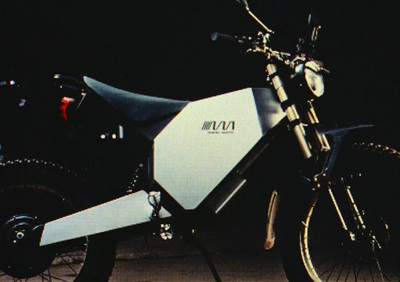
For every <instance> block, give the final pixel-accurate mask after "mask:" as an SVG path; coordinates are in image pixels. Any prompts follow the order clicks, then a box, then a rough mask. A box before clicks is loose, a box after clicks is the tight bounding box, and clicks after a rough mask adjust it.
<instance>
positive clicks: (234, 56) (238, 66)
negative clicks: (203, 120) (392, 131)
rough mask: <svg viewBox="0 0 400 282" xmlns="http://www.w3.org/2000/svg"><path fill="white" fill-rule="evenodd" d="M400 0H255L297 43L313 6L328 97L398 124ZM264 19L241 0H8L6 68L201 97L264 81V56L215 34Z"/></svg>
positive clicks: (368, 117)
mask: <svg viewBox="0 0 400 282" xmlns="http://www.w3.org/2000/svg"><path fill="white" fill-rule="evenodd" d="M396 3H397V1H361V0H357V1H343V0H340V1H316V0H299V1H287V0H285V1H280V0H279V1H278V0H275V1H274V0H249V4H250V7H251V9H252V11H253V12H254V13H255V14H256V15H258V16H259V17H260V18H261V19H262V20H263V21H264V22H265V24H266V25H267V26H269V27H270V28H272V29H273V30H275V32H276V34H275V35H274V37H273V38H272V40H273V43H274V47H275V48H278V49H282V50H286V51H289V52H293V51H294V48H295V45H296V42H297V38H298V36H299V35H304V34H305V32H306V31H307V16H308V13H310V12H313V13H315V14H316V15H317V17H318V18H319V20H320V22H321V24H322V30H321V33H320V41H319V45H318V49H317V54H318V55H317V58H318V59H320V60H322V61H324V62H325V64H326V67H327V68H328V69H330V70H331V74H330V75H329V77H328V78H327V85H326V87H327V89H328V91H327V95H326V97H325V98H324V99H326V100H327V101H328V103H329V104H330V105H331V106H332V108H334V109H335V108H336V107H337V108H338V109H339V111H338V117H339V119H340V118H342V119H343V120H344V121H345V122H346V123H352V122H359V121H361V122H375V121H377V122H390V123H393V124H395V123H397V120H398V117H397V106H396V103H397V100H393V99H395V98H396V97H397V93H400V91H399V84H398V81H399V74H400V71H399V66H398V64H399V62H400V61H399V59H400V56H399V47H400V43H399V42H398V41H399V40H398V39H399V35H400V31H399V27H400V25H399V18H400V10H399V7H400V5H399V4H396ZM259 29H260V28H259V27H258V25H257V24H256V23H254V22H253V21H252V20H251V19H250V17H249V16H248V15H247V14H246V13H245V11H244V9H243V8H242V7H241V6H240V5H239V4H238V3H237V2H236V1H235V0H197V1H193V0H137V1H87V0H79V1H78V0H69V1H67V0H62V1H60V0H57V1H54V0H52V1H50V0H41V1H33V0H31V1H11V0H9V1H1V2H0V38H1V40H0V44H1V48H0V52H1V64H0V76H1V78H2V79H4V78H7V79H8V78H13V79H23V80H26V81H30V82H31V83H32V82H34V81H35V80H36V79H39V78H41V77H51V76H52V74H54V73H62V74H66V75H72V76H81V75H88V76H91V77H93V78H96V79H98V80H100V81H103V82H105V83H108V84H111V85H114V86H116V87H119V88H124V89H127V90H130V91H134V92H138V93H143V94H148V95H155V96H162V97H170V98H178V99H189V100H192V99H197V98H203V97H207V96H211V95H216V94H219V93H223V92H227V91H232V90H236V89H239V88H244V87H248V86H255V87H256V86H263V83H264V76H263V64H262V62H258V63H257V60H255V59H254V58H253V57H251V56H246V55H242V54H243V52H242V51H241V50H240V48H238V47H235V46H230V45H226V44H219V43H216V42H212V41H211V40H210V34H211V33H212V32H214V31H219V32H223V33H228V34H234V35H254V34H256V32H257V31H258V30H259Z"/></svg>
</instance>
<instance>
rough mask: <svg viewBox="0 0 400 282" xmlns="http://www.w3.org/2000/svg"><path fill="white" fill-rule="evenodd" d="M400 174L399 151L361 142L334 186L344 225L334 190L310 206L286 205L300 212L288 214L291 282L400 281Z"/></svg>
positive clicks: (285, 255) (286, 254) (285, 247)
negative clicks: (399, 195)
mask: <svg viewBox="0 0 400 282" xmlns="http://www.w3.org/2000/svg"><path fill="white" fill-rule="evenodd" d="M399 172H400V153H399V152H398V151H396V150H394V149H392V148H389V147H386V146H381V145H375V144H356V145H355V146H353V147H352V150H351V151H350V152H347V154H345V158H343V159H342V161H341V162H339V163H338V165H337V166H336V168H335V172H334V174H333V176H332V178H331V179H330V181H329V183H328V187H330V188H331V191H332V193H333V195H334V198H335V200H336V202H337V204H338V206H339V209H340V212H341V215H342V218H343V221H342V220H341V219H340V217H339V216H338V212H337V210H336V208H335V205H334V203H333V201H332V198H331V194H330V192H329V191H328V189H320V190H319V191H317V192H316V193H315V194H314V195H313V197H312V199H311V201H310V200H309V201H308V203H309V204H307V205H303V206H302V205H299V204H298V202H297V203H296V200H298V199H293V201H291V202H290V203H286V204H287V206H286V209H288V208H290V207H292V208H295V210H293V209H292V210H290V211H288V212H289V213H290V215H289V214H287V215H286V216H285V219H286V222H285V224H283V226H284V228H283V230H282V231H283V232H282V233H283V234H282V241H281V251H282V260H283V265H284V269H285V272H286V275H287V277H288V279H289V281H332V280H333V281H399V280H400V220H399V218H400V205H399V204H398V201H397V199H396V195H397V193H396V192H397V191H398V189H399V188H400V175H399ZM349 192H350V194H351V197H352V198H353V199H354V202H355V204H356V206H357V210H358V212H359V213H358V215H357V213H356V212H355V209H354V208H352V206H353V205H352V203H351V197H350V196H349ZM296 214H297V215H299V216H297V218H296ZM360 218H361V221H360ZM344 226H346V227H344ZM346 229H347V230H346Z"/></svg>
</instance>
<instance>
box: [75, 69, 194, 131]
mask: <svg viewBox="0 0 400 282" xmlns="http://www.w3.org/2000/svg"><path fill="white" fill-rule="evenodd" d="M83 80H84V82H85V83H86V85H87V86H89V87H90V88H91V89H92V90H93V91H94V92H96V93H97V94H98V95H100V96H101V97H102V98H103V99H104V100H106V101H107V102H108V103H110V104H111V105H112V106H113V107H114V108H115V109H116V110H117V111H119V112H121V113H123V114H124V115H126V116H127V117H128V118H129V119H131V120H132V121H133V122H139V123H146V122H152V121H159V120H162V119H164V118H167V117H171V116H173V115H175V114H177V113H179V112H180V111H181V110H182V109H183V108H184V107H185V106H186V105H187V104H188V103H189V102H188V101H179V100H172V99H166V98H159V97H151V96H146V95H141V94H136V93H132V92H128V91H125V90H121V89H118V88H115V87H112V86H109V85H107V84H104V83H102V82H99V81H97V80H95V79H92V78H90V77H87V76H85V77H84V78H83Z"/></svg>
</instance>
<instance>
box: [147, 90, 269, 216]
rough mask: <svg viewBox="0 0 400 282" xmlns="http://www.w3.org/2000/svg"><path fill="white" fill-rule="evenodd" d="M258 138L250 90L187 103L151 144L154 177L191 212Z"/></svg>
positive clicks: (258, 126)
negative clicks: (152, 145)
mask: <svg viewBox="0 0 400 282" xmlns="http://www.w3.org/2000/svg"><path fill="white" fill-rule="evenodd" d="M261 137H262V128H261V126H260V121H259V116H258V113H257V107H256V103H255V100H254V96H253V91H252V89H250V88H247V89H243V90H240V91H235V92H232V93H228V94H224V95H219V96H215V97H211V98H207V99H203V100H199V101H195V102H191V103H190V104H188V105H187V106H186V107H185V108H184V109H183V110H182V112H181V113H180V114H179V115H178V116H177V117H176V118H175V119H174V120H172V122H171V123H170V124H169V125H168V126H167V127H166V128H165V129H164V130H163V131H162V132H161V133H160V134H159V135H158V136H157V137H156V139H155V141H154V142H155V143H154V179H155V180H156V181H157V182H158V183H159V184H160V185H161V186H162V187H163V188H164V189H166V191H168V193H169V194H170V195H171V196H172V197H173V198H174V199H175V200H177V201H178V202H179V203H180V204H181V205H182V206H183V207H184V208H185V209H194V208H196V207H197V206H198V205H199V204H200V203H201V201H202V200H203V199H204V198H205V197H206V196H207V195H208V194H209V193H210V192H211V191H212V190H213V189H214V188H215V187H216V186H217V185H218V184H219V183H220V182H221V181H222V180H223V179H224V178H225V177H226V175H227V174H228V173H229V172H230V171H231V170H232V169H233V168H234V167H235V166H236V165H237V164H238V163H239V162H240V160H242V159H243V157H244V156H245V155H246V154H247V153H248V152H249V151H250V150H251V149H252V148H253V146H254V145H255V144H256V143H257V141H259V140H260V138H261Z"/></svg>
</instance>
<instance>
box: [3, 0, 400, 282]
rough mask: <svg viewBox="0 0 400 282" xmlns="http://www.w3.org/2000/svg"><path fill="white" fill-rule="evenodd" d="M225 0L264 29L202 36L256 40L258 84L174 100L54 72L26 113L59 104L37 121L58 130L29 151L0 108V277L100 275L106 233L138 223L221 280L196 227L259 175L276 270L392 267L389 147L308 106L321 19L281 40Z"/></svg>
mask: <svg viewBox="0 0 400 282" xmlns="http://www.w3.org/2000/svg"><path fill="white" fill-rule="evenodd" d="M238 2H240V4H241V5H242V6H243V7H244V9H245V10H246V12H247V13H248V14H249V15H250V17H251V18H252V19H254V20H255V21H256V22H257V23H258V24H259V25H260V26H261V27H262V29H263V31H262V32H259V33H258V34H257V35H256V36H254V37H247V36H245V37H240V36H230V35H226V34H221V33H213V34H212V40H215V41H217V40H225V41H228V42H233V43H237V44H241V45H243V46H246V49H247V53H256V54H261V55H262V57H263V59H264V60H265V62H266V78H267V81H268V82H269V83H270V84H271V85H272V88H246V89H241V90H237V91H233V92H229V93H225V94H221V95H217V96H213V97H209V98H205V99H201V100H196V101H182V100H172V99H166V98H160V97H150V96H146V95H141V94H136V93H132V92H128V91H125V90H121V89H118V88H115V87H113V86H110V85H107V84H104V83H102V82H100V81H97V80H95V79H93V78H90V77H87V76H84V77H83V78H81V79H76V78H72V77H68V76H64V75H55V76H54V79H53V82H54V85H55V86H56V88H57V89H58V90H57V95H53V96H52V97H51V99H49V100H48V99H46V102H47V103H48V104H49V105H53V104H59V107H58V106H57V107H55V108H54V110H52V111H51V114H49V115H48V116H45V118H43V117H42V120H41V122H40V124H42V126H44V125H45V124H46V120H47V119H48V117H50V116H51V117H52V116H53V114H54V113H55V112H57V116H58V120H57V125H56V126H55V127H54V128H53V127H51V128H49V127H46V128H45V130H44V131H46V134H48V132H49V131H50V132H51V134H53V133H54V132H56V133H54V135H52V138H51V139H50V140H51V142H52V144H53V146H50V145H49V144H47V143H44V145H42V148H41V149H40V150H33V151H32V150H30V149H31V148H29V147H30V143H31V142H33V141H32V140H33V139H34V138H35V136H34V134H33V133H31V134H28V135H21V134H19V133H18V132H17V131H16V130H15V128H17V127H18V126H16V125H15V124H12V123H11V122H14V123H18V121H16V120H15V119H13V118H12V117H11V116H7V113H9V112H7V113H6V112H5V111H2V115H3V116H2V119H1V120H2V123H3V124H2V127H1V132H2V134H1V139H0V140H1V144H2V147H1V148H0V150H1V151H0V152H1V166H0V168H1V171H0V280H2V281H3V280H4V281H7V279H8V280H12V281H22V280H27V281H30V280H32V281H35V279H42V280H52V279H54V280H57V279H60V280H63V281H69V280H73V281H107V280H108V279H109V277H110V276H111V275H112V269H113V267H114V263H115V256H116V246H117V243H118V241H119V240H121V238H125V236H126V235H125V234H126V233H129V232H130V233H132V232H151V233H156V234H158V235H159V236H160V237H161V238H162V239H163V240H169V239H172V238H174V237H177V236H178V237H179V236H182V237H183V238H185V239H187V240H188V241H189V242H191V243H192V244H193V245H195V246H197V247H198V248H199V249H200V250H201V251H202V253H203V254H204V255H205V257H206V259H207V263H208V264H209V267H210V270H211V271H212V274H213V276H214V278H215V280H217V281H221V277H219V275H218V272H217V270H216V268H215V266H214V265H213V263H212V261H211V258H210V257H209V256H208V253H207V250H206V249H205V247H204V246H203V245H202V244H201V242H200V241H199V240H198V238H197V237H196V232H195V230H196V228H197V227H198V226H199V227H201V226H202V224H203V223H206V224H207V223H208V222H212V218H215V217H219V216H220V215H222V214H223V213H224V212H225V211H226V210H229V207H230V205H231V203H233V202H234V200H235V199H236V198H240V195H241V194H242V193H244V192H245V191H246V189H249V188H248V187H249V186H251V184H254V182H256V181H255V180H254V179H258V178H261V179H263V183H268V184H271V186H272V188H265V187H263V188H262V189H268V191H271V193H270V200H269V205H268V210H267V212H266V218H265V242H264V248H265V249H266V250H269V249H271V248H273V246H274V245H275V233H277V235H278V237H277V238H279V240H280V241H279V247H280V251H281V256H282V262H283V266H284V270H285V273H286V276H287V278H288V280H289V281H309V280H311V281H328V280H329V279H336V280H338V281H339V280H358V279H360V280H366V281H371V280H373V281H375V280H380V281H387V280H388V281H390V280H396V279H398V277H399V274H400V273H399V272H400V270H399V265H398V261H399V260H398V254H399V243H398V238H399V232H400V226H399V224H398V220H397V219H398V217H399V216H400V209H399V207H398V204H397V203H396V200H395V198H394V197H393V195H394V192H395V189H396V188H398V187H399V177H398V171H399V159H400V152H399V151H398V150H396V149H395V148H394V145H392V144H390V145H387V144H385V143H381V142H382V141H381V140H383V137H384V133H381V132H379V131H377V129H376V128H375V127H374V126H373V125H357V126H351V127H332V128H327V127H325V126H324V125H323V123H322V122H320V120H319V117H318V115H317V109H316V108H315V107H314V101H315V100H317V99H318V98H320V97H321V96H322V95H323V94H324V91H325V89H324V75H325V74H326V73H329V70H327V69H326V68H325V66H324V64H323V63H322V62H321V61H319V60H316V59H315V58H314V56H313V50H314V48H315V44H316V42H317V38H318V33H319V31H320V28H321V26H320V25H318V24H314V25H313V26H312V34H311V39H310V40H308V41H307V40H301V41H299V44H298V46H297V51H296V52H295V53H294V54H291V53H288V52H283V51H278V50H274V49H272V47H271V44H270V43H271V40H272V39H271V38H272V35H273V34H274V31H273V30H271V29H270V28H268V27H267V26H266V25H265V24H264V23H263V22H262V21H261V20H260V19H259V18H258V17H257V16H256V15H255V14H254V13H253V12H252V11H251V10H250V8H249V5H248V3H247V1H246V0H240V1H238ZM311 23H312V19H310V24H311ZM278 68H279V72H278ZM1 86H2V88H3V89H6V90H7V91H6V92H7V93H12V95H10V96H7V98H6V99H4V100H3V103H5V102H4V101H6V102H7V103H10V104H13V105H16V107H19V108H23V107H24V106H25V103H26V100H25V99H23V98H21V96H19V94H20V93H21V92H22V91H23V89H22V88H21V87H20V86H19V84H18V83H16V82H14V81H5V82H2V83H1ZM287 89H288V90H289V91H287ZM4 97H6V96H4ZM8 97H11V98H8ZM99 113H101V115H100V114H99ZM27 117H28V118H30V117H31V116H30V115H28V116H27ZM44 127H45V126H44ZM34 130H35V133H38V132H41V131H40V130H39V129H37V128H35V129H34ZM4 132H7V134H6V133H4ZM377 132H379V134H378V133H377ZM40 136H41V135H40V134H39V137H38V138H39V139H41V138H40ZM41 141H43V140H41ZM17 143H18V144H17ZM54 144H57V146H54ZM54 147H57V151H53V148H54ZM9 148H13V149H9ZM60 148H61V149H60ZM110 160H112V161H110ZM265 178H268V180H265ZM275 221H278V222H277V224H278V223H279V224H278V225H277V226H276V227H279V228H274V226H275ZM121 234H123V235H121ZM65 266H66V267H65Z"/></svg>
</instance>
